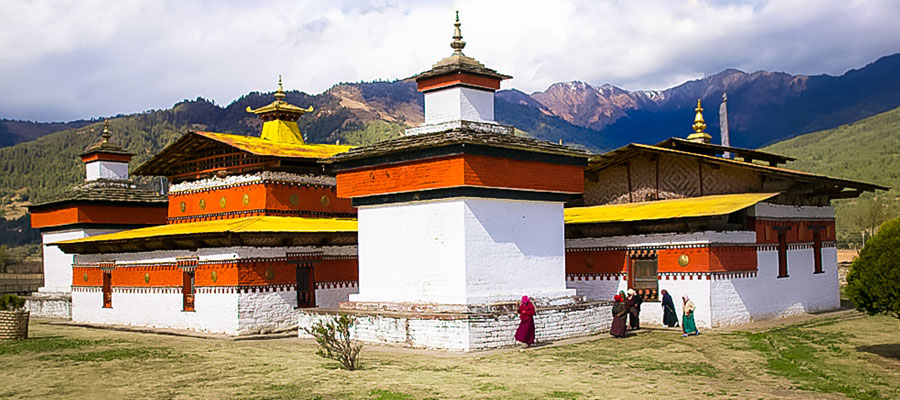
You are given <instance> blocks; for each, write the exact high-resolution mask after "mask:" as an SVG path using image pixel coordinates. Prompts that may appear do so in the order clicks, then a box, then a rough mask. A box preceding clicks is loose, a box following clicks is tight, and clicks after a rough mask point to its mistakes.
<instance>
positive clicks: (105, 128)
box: [100, 118, 112, 143]
mask: <svg viewBox="0 0 900 400" xmlns="http://www.w3.org/2000/svg"><path fill="white" fill-rule="evenodd" d="M110 136H112V135H111V134H110V133H109V118H106V119H105V120H104V121H103V133H102V134H101V135H100V137H102V138H103V143H109V137H110Z"/></svg>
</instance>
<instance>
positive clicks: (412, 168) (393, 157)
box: [299, 16, 611, 351]
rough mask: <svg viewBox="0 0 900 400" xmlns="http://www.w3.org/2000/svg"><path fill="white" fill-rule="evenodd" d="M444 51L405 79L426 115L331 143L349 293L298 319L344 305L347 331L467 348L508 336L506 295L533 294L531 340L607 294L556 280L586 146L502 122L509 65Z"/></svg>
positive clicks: (577, 324) (589, 316) (585, 322)
mask: <svg viewBox="0 0 900 400" xmlns="http://www.w3.org/2000/svg"><path fill="white" fill-rule="evenodd" d="M450 47H451V48H452V49H453V53H452V54H451V55H450V56H449V57H447V58H444V59H442V60H440V61H438V62H437V63H436V64H434V65H433V67H432V68H431V69H430V70H428V71H425V72H423V73H421V74H418V75H416V76H414V77H412V78H410V79H413V80H415V81H416V84H417V86H418V89H419V91H421V92H424V95H425V122H424V124H423V125H422V126H421V127H418V128H414V129H410V130H408V131H407V132H406V135H405V136H404V137H401V138H398V139H393V140H387V141H384V142H380V143H377V144H374V145H372V146H367V147H360V148H355V149H352V150H350V151H348V152H345V153H341V154H337V155H335V156H334V157H332V158H331V159H330V160H329V162H330V163H331V165H332V166H333V169H334V171H335V173H336V174H337V186H338V193H337V195H338V196H339V197H343V198H349V199H352V201H353V206H355V207H357V208H358V226H359V236H358V240H359V293H358V294H353V295H350V297H349V301H347V302H343V303H341V304H340V308H339V309H307V310H301V312H300V319H299V325H300V328H301V329H300V335H301V336H303V335H305V332H304V331H303V329H302V328H304V327H308V326H311V325H312V324H314V323H315V322H316V321H319V320H322V319H327V318H331V317H332V316H334V315H337V314H346V313H350V314H353V315H355V316H356V317H357V321H356V323H355V324H354V335H355V337H356V338H357V339H358V340H361V341H365V342H371V343H379V344H390V345H401V346H411V347H425V348H437V349H445V350H457V351H470V350H482V349H488V348H495V347H502V346H509V345H512V344H514V343H515V342H514V340H513V336H512V332H514V331H515V327H516V326H517V325H518V317H517V315H516V313H515V309H516V301H517V300H518V299H520V298H521V297H522V295H528V296H529V297H531V298H532V299H533V301H534V302H535V304H537V305H539V306H541V307H542V308H541V312H540V313H539V315H538V316H537V317H536V324H537V327H538V328H537V332H538V333H537V336H538V338H539V340H553V339H561V338H565V337H571V336H578V335H586V334H591V333H595V332H599V331H602V330H604V329H608V326H609V322H610V320H611V313H610V307H609V305H607V304H606V303H600V302H590V301H583V299H581V298H579V297H578V296H577V295H576V291H575V290H573V289H568V288H566V279H565V275H566V271H565V235H564V233H565V229H564V224H563V208H564V205H565V203H566V201H569V200H571V199H575V198H577V197H579V196H580V194H581V193H582V191H583V186H584V172H583V171H584V167H585V166H586V165H587V160H588V158H589V154H588V153H587V152H584V151H580V150H575V149H571V148H568V147H565V146H562V145H557V144H554V143H549V142H546V141H542V140H537V139H532V138H527V137H519V136H515V135H514V129H513V127H511V126H504V125H500V124H498V123H497V122H495V121H494V92H495V91H496V90H497V89H499V88H500V81H501V80H503V79H509V78H510V77H509V76H508V75H504V74H500V73H497V72H496V71H494V70H492V69H489V68H487V67H485V66H484V65H482V64H481V63H480V62H478V61H477V60H475V59H474V58H471V57H469V56H466V55H465V54H463V52H462V50H463V48H464V47H465V42H463V41H462V34H461V32H460V23H459V18H458V16H457V20H456V23H455V30H454V35H453V41H452V42H451V44H450Z"/></svg>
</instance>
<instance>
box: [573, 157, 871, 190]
mask: <svg viewBox="0 0 900 400" xmlns="http://www.w3.org/2000/svg"><path fill="white" fill-rule="evenodd" d="M646 153H650V154H657V155H659V154H669V155H675V156H681V157H690V158H694V159H697V160H698V161H700V162H703V163H706V164H710V165H719V166H731V167H737V168H744V169H749V170H753V171H756V172H760V173H762V174H764V176H767V177H770V178H780V179H785V180H789V181H792V182H797V183H801V184H822V185H830V186H831V188H832V189H831V190H829V191H828V192H827V193H823V194H828V195H829V196H830V197H831V198H847V197H852V193H856V192H858V193H861V192H874V191H876V190H889V188H888V187H885V186H881V185H875V184H871V183H866V182H860V181H853V180H849V179H842V178H833V177H830V176H825V175H818V174H813V173H809V172H802V171H796V170H791V169H787V168H779V167H773V166H768V165H760V164H754V163H749V162H744V161H737V160H732V159H728V158H721V157H715V156H710V155H705V154H697V153H692V152H687V151H681V150H674V149H668V148H663V147H657V146H650V145H644V144H637V143H632V144H629V145H627V146H624V147H620V148H618V149H616V150H613V151H610V152H608V153H604V154H601V155H598V156H594V157H592V158H591V160H590V161H589V163H588V167H587V168H586V169H585V173H586V174H591V173H593V174H596V173H599V171H601V170H603V169H606V168H609V167H613V166H617V165H621V164H623V163H625V162H627V161H628V160H629V159H631V158H633V157H636V156H638V155H640V154H646ZM838 189H839V190H838ZM845 189H853V191H849V192H848V191H845ZM857 195H858V194H857Z"/></svg>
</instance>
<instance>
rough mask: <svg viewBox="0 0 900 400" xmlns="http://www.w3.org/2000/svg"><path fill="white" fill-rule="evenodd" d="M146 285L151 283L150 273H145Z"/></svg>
mask: <svg viewBox="0 0 900 400" xmlns="http://www.w3.org/2000/svg"><path fill="white" fill-rule="evenodd" d="M144 283H150V273H149V272H145V273H144Z"/></svg>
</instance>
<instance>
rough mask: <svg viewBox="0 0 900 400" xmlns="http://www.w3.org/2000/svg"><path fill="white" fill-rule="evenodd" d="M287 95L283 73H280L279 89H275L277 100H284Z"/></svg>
mask: <svg viewBox="0 0 900 400" xmlns="http://www.w3.org/2000/svg"><path fill="white" fill-rule="evenodd" d="M285 97H287V95H285V94H284V87H283V86H281V74H278V90H276V91H275V99H277V101H284V98H285Z"/></svg>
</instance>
